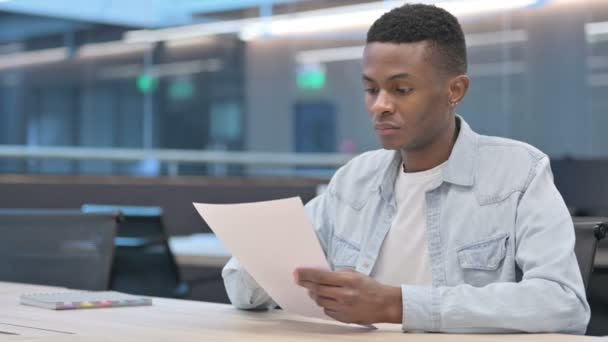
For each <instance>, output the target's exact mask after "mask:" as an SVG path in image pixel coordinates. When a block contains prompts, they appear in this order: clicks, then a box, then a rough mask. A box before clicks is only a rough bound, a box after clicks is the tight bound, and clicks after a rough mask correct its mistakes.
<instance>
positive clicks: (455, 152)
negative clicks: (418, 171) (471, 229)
mask: <svg viewBox="0 0 608 342" xmlns="http://www.w3.org/2000/svg"><path fill="white" fill-rule="evenodd" d="M456 124H457V125H458V127H460V131H459V133H458V137H457V138H456V142H455V143H454V147H453V148H452V153H451V154H450V157H449V158H448V162H447V165H446V166H445V168H444V169H443V172H442V180H443V181H444V182H447V183H452V184H455V185H460V186H473V184H475V169H474V167H475V155H476V154H477V140H478V139H477V134H476V133H475V132H473V130H472V129H471V127H470V126H469V125H468V124H467V123H466V121H465V120H464V119H463V118H462V117H461V116H460V115H456ZM401 162H402V161H401V153H400V151H399V150H396V151H394V155H393V158H392V160H391V162H390V164H389V166H388V169H387V170H386V171H385V172H384V174H383V177H382V180H381V184H380V193H381V194H382V195H383V196H385V195H386V199H388V197H390V196H388V195H391V194H392V193H393V190H394V186H395V180H396V179H397V173H398V172H400V171H401Z"/></svg>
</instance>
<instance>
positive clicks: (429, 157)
mask: <svg viewBox="0 0 608 342" xmlns="http://www.w3.org/2000/svg"><path fill="white" fill-rule="evenodd" d="M458 131H459V127H457V125H456V117H455V116H454V117H453V119H452V120H450V123H449V125H448V126H447V127H446V128H444V129H443V130H442V131H441V132H439V134H438V135H437V137H436V138H435V139H434V140H433V141H432V142H431V143H430V144H428V145H426V146H424V147H423V148H420V149H416V150H409V151H406V150H401V159H402V161H403V165H404V172H421V171H426V170H430V169H432V168H434V167H436V166H438V165H441V164H442V163H443V162H445V161H446V160H448V158H450V154H452V148H454V143H455V142H456V138H457V137H458Z"/></svg>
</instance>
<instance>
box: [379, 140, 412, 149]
mask: <svg viewBox="0 0 608 342" xmlns="http://www.w3.org/2000/svg"><path fill="white" fill-rule="evenodd" d="M380 143H381V144H382V148H383V149H385V150H401V149H403V146H406V145H407V144H404V143H403V142H397V141H394V140H383V139H381V140H380Z"/></svg>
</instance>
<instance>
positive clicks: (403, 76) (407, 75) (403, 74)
mask: <svg viewBox="0 0 608 342" xmlns="http://www.w3.org/2000/svg"><path fill="white" fill-rule="evenodd" d="M410 76H411V75H410V74H408V73H406V72H404V73H400V74H395V75H392V76H390V77H389V78H387V79H386V80H387V81H394V80H397V79H402V78H408V77H410ZM363 80H364V81H368V82H376V81H374V80H373V79H372V78H371V77H369V76H367V75H363Z"/></svg>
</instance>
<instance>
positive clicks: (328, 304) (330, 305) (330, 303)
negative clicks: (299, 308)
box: [308, 291, 339, 310]
mask: <svg viewBox="0 0 608 342" xmlns="http://www.w3.org/2000/svg"><path fill="white" fill-rule="evenodd" d="M308 296H309V297H310V298H311V299H312V300H313V301H314V302H315V303H317V305H318V306H320V307H322V308H325V309H331V310H337V309H338V307H339V303H338V302H337V301H336V300H335V299H333V298H329V297H324V296H320V295H318V294H317V293H314V292H312V291H308Z"/></svg>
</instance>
